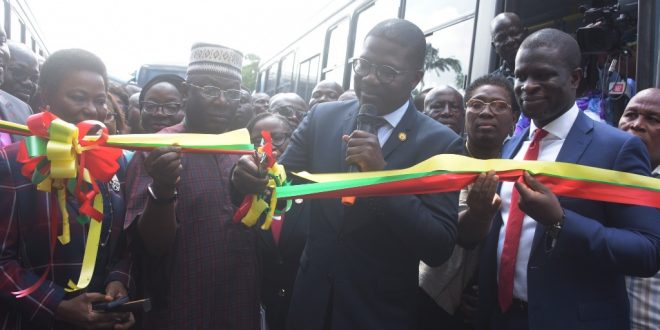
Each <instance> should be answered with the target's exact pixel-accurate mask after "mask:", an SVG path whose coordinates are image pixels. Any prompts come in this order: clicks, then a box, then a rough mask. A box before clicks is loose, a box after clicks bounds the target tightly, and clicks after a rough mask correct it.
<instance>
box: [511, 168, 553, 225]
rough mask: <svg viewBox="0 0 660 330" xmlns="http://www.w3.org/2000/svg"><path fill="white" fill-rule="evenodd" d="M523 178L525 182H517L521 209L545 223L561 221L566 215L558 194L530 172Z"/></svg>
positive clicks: (550, 223)
mask: <svg viewBox="0 0 660 330" xmlns="http://www.w3.org/2000/svg"><path fill="white" fill-rule="evenodd" d="M523 178H524V183H523V182H520V181H517V182H516V190H518V194H520V201H519V202H518V207H519V208H520V210H521V211H523V212H525V214H527V215H528V216H530V217H531V218H532V219H534V220H536V221H538V222H540V223H541V224H543V225H546V226H551V225H554V224H556V223H559V222H560V221H561V220H562V219H563V217H564V210H563V209H562V207H561V204H559V200H558V199H557V196H555V194H554V193H553V192H552V191H551V190H550V188H548V187H546V186H544V185H543V184H542V183H540V182H538V181H537V180H536V179H534V177H532V176H531V175H530V174H529V173H528V172H525V173H524V174H523Z"/></svg>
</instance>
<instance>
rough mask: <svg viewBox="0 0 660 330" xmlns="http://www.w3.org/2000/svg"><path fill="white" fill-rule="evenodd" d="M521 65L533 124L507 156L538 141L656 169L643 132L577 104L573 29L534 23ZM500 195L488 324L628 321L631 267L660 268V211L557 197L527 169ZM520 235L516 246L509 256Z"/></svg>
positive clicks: (554, 153)
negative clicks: (600, 119)
mask: <svg viewBox="0 0 660 330" xmlns="http://www.w3.org/2000/svg"><path fill="white" fill-rule="evenodd" d="M515 68H516V69H515V76H516V82H515V91H516V96H517V98H518V100H519V102H520V104H521V107H522V111H523V113H524V114H525V115H527V116H528V117H530V118H531V119H532V124H531V125H530V128H528V129H527V130H526V131H524V132H523V134H521V135H518V136H516V137H514V138H513V139H511V140H510V141H509V142H508V143H507V145H505V147H504V150H503V158H513V159H517V160H522V159H523V158H525V159H529V158H528V156H529V155H530V154H531V153H533V152H531V151H530V150H532V149H537V148H538V150H536V153H537V154H538V155H535V156H536V158H537V159H538V160H544V161H557V162H568V163H576V164H581V165H588V166H594V167H600V168H606V169H612V170H617V171H622V172H631V173H637V174H642V175H649V174H650V167H649V158H648V154H647V152H646V150H645V147H644V145H643V144H642V142H641V140H639V138H637V137H634V136H632V135H629V134H625V133H623V132H621V131H619V130H617V129H615V128H613V127H609V126H607V125H604V124H601V123H597V122H594V121H593V120H591V119H589V118H588V117H587V116H585V115H584V114H582V113H581V112H580V111H579V110H578V108H577V107H576V106H575V94H576V88H577V86H578V84H579V82H580V78H581V75H582V71H581V69H580V49H579V46H578V44H577V42H575V40H574V39H573V38H571V36H569V35H568V34H566V33H564V32H561V31H559V30H555V29H543V30H540V31H537V32H535V33H534V34H532V35H530V36H529V37H528V38H527V39H525V41H524V42H523V43H522V45H521V46H520V49H519V51H518V54H517V56H516V66H515ZM537 129H538V130H537ZM537 135H538V137H537ZM541 136H545V137H543V138H540V137H541ZM530 140H531V141H530ZM534 145H535V146H534ZM499 194H500V196H501V199H502V208H501V212H499V213H498V214H497V215H496V217H495V219H494V221H493V223H492V226H491V228H490V232H489V233H488V235H487V237H486V241H485V243H484V250H483V254H482V260H481V265H480V269H479V272H480V274H479V275H480V285H479V295H480V327H481V328H491V329H528V328H529V329H578V328H579V329H628V328H630V320H629V310H628V309H629V307H628V298H627V295H626V286H625V280H624V276H625V275H634V276H652V275H653V274H655V273H656V272H657V271H658V268H660V260H659V259H660V253H659V251H660V250H659V247H660V212H658V210H657V209H653V208H647V207H641V206H633V205H623V204H614V203H605V202H597V201H590V200H581V199H574V198H563V197H562V198H557V197H556V196H555V195H554V194H553V193H552V192H551V191H550V190H549V189H548V188H547V187H545V186H544V185H542V184H541V183H539V182H538V181H536V180H535V179H534V178H533V177H531V176H530V175H529V174H525V176H524V179H523V180H520V181H518V182H516V183H515V186H514V184H513V183H503V184H502V185H501V188H500V191H499ZM515 195H517V196H515ZM512 199H513V200H514V201H515V199H518V200H519V202H518V203H515V202H513V203H512V201H511V200H512ZM520 211H522V212H520ZM518 212H520V213H518ZM516 213H518V214H520V217H519V218H520V219H521V220H520V221H519V222H518V226H519V227H518V233H517V234H515V235H514V234H512V233H516V231H515V230H512V229H515V228H514V227H512V224H514V223H516V221H515V220H514V218H515V214H516ZM481 224H482V225H486V226H490V225H491V224H490V223H489V222H481ZM475 225H477V224H475ZM513 242H516V244H517V254H513V256H512V257H511V258H510V256H511V255H509V254H508V253H509V252H510V250H509V248H510V247H511V246H513ZM511 261H515V262H514V263H507V262H511ZM507 269H508V270H509V271H510V273H507V272H506V271H507ZM511 280H512V281H511ZM511 282H512V283H511Z"/></svg>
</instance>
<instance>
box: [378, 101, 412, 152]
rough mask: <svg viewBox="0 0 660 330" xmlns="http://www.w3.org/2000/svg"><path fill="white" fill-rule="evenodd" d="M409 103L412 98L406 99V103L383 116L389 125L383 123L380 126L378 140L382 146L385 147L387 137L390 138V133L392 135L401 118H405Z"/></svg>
mask: <svg viewBox="0 0 660 330" xmlns="http://www.w3.org/2000/svg"><path fill="white" fill-rule="evenodd" d="M409 103H410V100H408V101H406V103H404V104H403V105H402V106H400V107H399V108H398V109H396V110H394V111H392V112H390V113H388V114H386V115H384V116H383V119H385V121H386V122H387V123H388V124H389V125H383V126H381V127H380V128H378V142H379V143H380V146H381V148H382V147H383V145H385V142H387V139H389V138H390V135H392V131H393V130H394V127H396V125H398V124H399V122H400V121H401V118H403V115H405V114H406V110H408V104H409Z"/></svg>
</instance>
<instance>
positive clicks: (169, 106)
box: [142, 101, 183, 115]
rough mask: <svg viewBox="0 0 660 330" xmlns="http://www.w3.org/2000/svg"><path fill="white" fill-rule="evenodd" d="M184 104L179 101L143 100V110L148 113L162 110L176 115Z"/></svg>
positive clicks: (167, 113)
mask: <svg viewBox="0 0 660 330" xmlns="http://www.w3.org/2000/svg"><path fill="white" fill-rule="evenodd" d="M182 106H183V105H182V104H181V103H178V102H168V103H156V102H150V101H144V102H142V110H143V111H144V112H146V113H156V112H157V111H158V110H162V111H163V112H164V113H165V114H166V115H175V114H176V113H177V112H179V110H181V107H182Z"/></svg>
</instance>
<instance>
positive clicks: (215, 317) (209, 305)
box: [125, 43, 259, 329]
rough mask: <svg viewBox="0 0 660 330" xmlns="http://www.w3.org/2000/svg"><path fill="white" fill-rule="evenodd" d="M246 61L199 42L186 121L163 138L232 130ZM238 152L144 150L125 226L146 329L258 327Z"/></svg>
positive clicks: (135, 165)
mask: <svg viewBox="0 0 660 330" xmlns="http://www.w3.org/2000/svg"><path fill="white" fill-rule="evenodd" d="M242 59H243V55H242V54H241V53H240V52H238V51H236V50H234V49H231V48H227V47H224V46H220V45H213V44H203V43H198V44H195V45H193V47H192V53H191V56H190V64H189V65H188V71H187V77H186V81H185V83H184V103H185V113H186V116H185V119H184V120H183V122H182V123H180V124H177V125H174V126H171V127H168V128H165V129H163V130H162V131H161V132H162V133H212V134H218V133H223V132H225V131H227V130H228V129H229V125H230V123H231V121H232V118H233V117H234V115H235V113H236V110H237V108H238V106H239V100H240V97H241V92H240V85H241V72H240V70H241V62H242ZM237 159H238V158H237V156H233V155H208V154H190V153H186V154H182V153H181V149H180V148H179V147H176V146H172V147H165V148H158V149H156V150H154V151H152V152H151V153H149V154H146V153H137V154H136V155H135V157H134V158H133V160H132V161H131V163H130V165H129V168H128V179H127V184H128V187H129V190H128V191H130V195H131V196H129V197H128V201H129V202H128V207H127V212H126V223H125V226H126V227H130V228H131V229H130V231H131V233H132V236H131V244H132V245H133V246H134V251H136V258H137V262H138V264H139V265H140V269H141V270H142V280H143V284H144V289H145V291H146V295H147V296H150V297H151V298H152V301H153V303H154V309H153V310H152V311H151V312H149V313H147V314H146V315H145V319H144V322H143V326H144V327H145V328H147V329H183V328H191V329H227V328H231V329H257V328H258V327H259V322H258V321H259V292H258V280H257V274H258V272H259V270H258V264H257V255H256V248H255V246H256V245H255V236H254V233H253V232H252V231H251V230H250V229H248V228H247V227H245V226H244V225H243V224H233V223H232V222H231V218H232V215H233V213H234V207H233V206H232V203H231V201H230V198H229V194H228V191H227V189H226V187H227V186H228V185H227V183H228V182H229V170H230V169H231V167H232V166H233V164H234V163H236V161H237Z"/></svg>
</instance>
